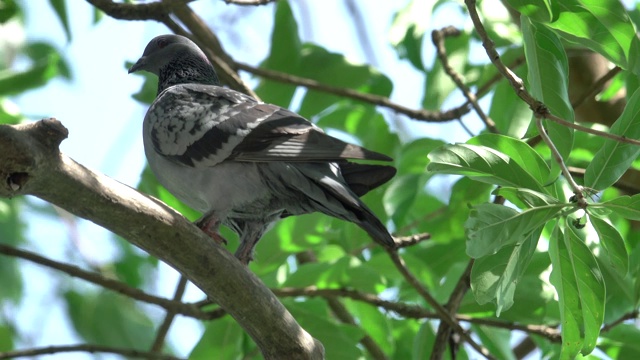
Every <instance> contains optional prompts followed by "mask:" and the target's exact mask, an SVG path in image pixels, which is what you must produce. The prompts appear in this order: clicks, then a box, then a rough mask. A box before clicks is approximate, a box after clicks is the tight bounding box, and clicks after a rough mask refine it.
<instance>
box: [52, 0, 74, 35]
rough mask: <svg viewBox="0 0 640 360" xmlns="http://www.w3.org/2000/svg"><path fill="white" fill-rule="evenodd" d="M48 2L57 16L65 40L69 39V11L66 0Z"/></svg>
mask: <svg viewBox="0 0 640 360" xmlns="http://www.w3.org/2000/svg"><path fill="white" fill-rule="evenodd" d="M49 4H50V5H51V7H52V8H53V10H54V11H55V13H56V15H57V16H58V20H60V23H61V24H62V28H63V29H64V34H65V35H66V36H67V41H71V27H70V26H69V12H68V10H67V0H49Z"/></svg>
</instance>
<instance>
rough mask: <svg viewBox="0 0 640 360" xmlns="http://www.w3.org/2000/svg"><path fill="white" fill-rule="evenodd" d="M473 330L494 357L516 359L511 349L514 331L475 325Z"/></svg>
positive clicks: (505, 359)
mask: <svg viewBox="0 0 640 360" xmlns="http://www.w3.org/2000/svg"><path fill="white" fill-rule="evenodd" d="M473 329H474V330H475V332H476V333H477V334H478V337H479V338H480V340H481V341H482V345H484V346H485V347H486V348H487V350H489V352H490V353H491V354H492V355H493V356H496V357H497V358H498V359H504V360H515V359H516V356H515V354H514V353H513V350H512V349H511V336H512V331H510V330H508V329H499V328H495V327H491V326H484V325H474V326H473Z"/></svg>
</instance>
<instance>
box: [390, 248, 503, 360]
mask: <svg viewBox="0 0 640 360" xmlns="http://www.w3.org/2000/svg"><path fill="white" fill-rule="evenodd" d="M388 253H389V257H390V258H391V261H392V262H393V263H394V265H395V266H396V268H397V269H398V271H399V272H400V274H402V276H403V277H404V278H405V280H407V282H408V283H409V284H410V285H411V286H412V287H413V288H414V289H416V291H417V292H418V294H420V296H422V298H423V299H424V300H425V301H426V302H427V303H428V304H429V305H430V306H431V307H432V308H433V309H434V310H435V311H436V313H437V314H438V316H439V317H440V320H442V321H444V322H446V323H447V324H448V325H449V326H451V328H452V329H453V330H454V331H455V332H457V333H458V335H460V338H462V339H463V340H464V341H466V342H467V343H468V344H469V345H470V346H471V347H472V348H474V349H475V350H476V351H477V352H479V353H480V354H481V355H482V356H484V357H485V358H487V359H495V357H494V356H493V355H491V353H489V350H487V349H486V348H485V347H484V346H482V345H480V344H478V343H476V342H475V341H474V340H473V339H472V338H471V336H469V334H467V332H466V331H465V330H464V329H463V328H462V327H461V326H460V324H458V322H457V321H456V319H455V318H454V317H452V316H451V314H449V313H448V312H447V310H446V309H445V308H444V307H442V305H440V304H439V303H438V301H436V299H434V298H433V297H432V296H431V294H429V292H428V291H427V289H426V288H425V287H424V286H423V285H422V284H421V283H420V281H418V279H416V277H415V276H413V274H411V272H409V269H408V268H407V266H406V264H405V263H404V260H402V258H401V257H400V255H399V254H398V252H397V251H393V250H388Z"/></svg>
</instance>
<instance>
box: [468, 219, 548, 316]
mask: <svg viewBox="0 0 640 360" xmlns="http://www.w3.org/2000/svg"><path fill="white" fill-rule="evenodd" d="M541 233H542V227H539V228H538V229H536V230H535V231H534V232H533V233H532V234H531V235H529V236H528V237H527V238H526V239H525V240H524V241H523V242H522V243H521V244H516V245H513V246H505V247H503V248H502V249H500V250H499V251H498V252H497V253H495V254H493V255H489V256H484V257H481V258H479V259H476V261H475V262H474V263H473V269H472V270H471V290H472V291H473V295H474V296H475V298H476V301H477V302H478V303H479V304H481V305H482V304H486V303H488V302H490V301H493V300H494V299H495V303H496V316H500V313H501V312H502V311H506V310H509V308H511V306H512V305H513V295H514V293H515V290H516V286H517V285H518V283H519V282H520V279H521V278H522V276H523V274H524V271H525V270H526V269H527V266H529V262H530V261H531V257H532V256H533V253H534V252H535V251H536V246H537V244H538V239H539V238H540V234H541Z"/></svg>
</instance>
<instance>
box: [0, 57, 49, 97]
mask: <svg viewBox="0 0 640 360" xmlns="http://www.w3.org/2000/svg"><path fill="white" fill-rule="evenodd" d="M60 61H61V58H60V55H58V54H57V53H51V54H49V56H47V57H45V58H42V59H40V60H38V61H36V62H34V63H33V64H32V65H31V66H30V67H29V68H28V69H26V70H23V71H11V70H8V69H5V70H2V71H0V96H2V95H16V94H20V93H22V92H25V91H26V90H30V89H33V88H37V87H40V86H43V85H45V84H46V83H47V82H48V81H49V80H51V79H53V78H54V77H56V76H57V75H58V74H59V69H60V68H59V66H58V63H59V62H60Z"/></svg>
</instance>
